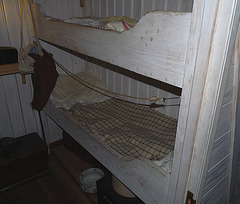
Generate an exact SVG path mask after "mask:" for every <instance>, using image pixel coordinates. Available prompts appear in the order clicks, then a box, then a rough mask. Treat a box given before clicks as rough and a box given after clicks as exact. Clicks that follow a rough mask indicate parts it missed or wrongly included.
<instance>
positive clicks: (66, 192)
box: [0, 153, 97, 204]
mask: <svg viewBox="0 0 240 204" xmlns="http://www.w3.org/2000/svg"><path fill="white" fill-rule="evenodd" d="M49 166H50V172H49V173H47V174H46V175H43V176H41V177H40V178H38V179H35V180H33V181H30V182H28V183H26V184H22V185H20V186H18V187H14V188H13V189H10V190H8V191H5V192H2V193H1V194H0V204H21V203H23V204H48V203H49V204H55V203H56V204H74V203H76V204H96V203H97V201H96V195H90V196H89V195H87V194H85V193H83V192H82V191H81V189H80V187H79V185H78V184H77V182H76V181H75V180H74V179H73V177H72V176H70V175H69V172H68V171H66V169H65V168H64V167H63V166H62V164H60V162H59V160H57V159H56V156H55V155H53V154H52V153H51V154H50V159H49ZM93 198H94V199H93Z"/></svg>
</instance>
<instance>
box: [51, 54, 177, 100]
mask: <svg viewBox="0 0 240 204" xmlns="http://www.w3.org/2000/svg"><path fill="white" fill-rule="evenodd" d="M48 54H49V53H48ZM49 55H50V54H49ZM50 56H51V57H52V55H50ZM52 58H53V57H52ZM53 60H54V62H55V63H56V64H57V65H58V66H59V67H60V68H61V69H62V70H63V71H64V72H65V73H66V74H68V75H69V76H70V77H72V78H73V79H74V80H76V81H78V82H79V83H81V84H83V85H84V86H86V87H88V88H90V89H92V90H94V91H97V92H99V93H101V94H103V92H106V93H109V94H112V95H115V96H120V97H125V98H131V99H138V100H147V101H151V102H154V103H156V102H157V101H163V102H165V101H166V100H171V99H179V98H180V97H171V98H164V97H156V96H153V97H151V98H142V97H136V96H129V95H125V94H120V93H116V92H113V91H110V90H107V89H103V88H101V87H98V86H95V85H93V84H90V83H88V82H87V81H84V80H82V79H80V78H78V77H77V76H76V75H74V74H73V73H71V72H70V71H69V70H68V69H66V68H65V67H64V66H63V65H62V64H60V63H59V62H58V61H57V60H55V59H54V58H53ZM96 89H97V90H96ZM100 91H101V92H100ZM102 91H103V92H102ZM104 95H106V94H104ZM107 96H109V95H107ZM109 97H111V98H114V97H113V96H109Z"/></svg>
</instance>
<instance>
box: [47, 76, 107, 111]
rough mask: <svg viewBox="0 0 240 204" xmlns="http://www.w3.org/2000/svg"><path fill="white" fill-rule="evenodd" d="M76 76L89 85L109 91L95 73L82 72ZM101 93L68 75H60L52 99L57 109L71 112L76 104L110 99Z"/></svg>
mask: <svg viewBox="0 0 240 204" xmlns="http://www.w3.org/2000/svg"><path fill="white" fill-rule="evenodd" d="M75 76H76V77H78V78H79V79H81V80H84V81H86V82H87V83H90V84H93V85H95V86H97V87H100V88H102V89H105V90H108V86H107V85H106V84H105V83H104V82H103V81H101V79H100V78H99V77H98V76H97V75H96V74H95V73H93V72H80V73H78V74H75ZM99 92H100V93H99ZM99 92H96V91H94V90H92V89H90V88H88V87H86V86H84V85H83V84H81V83H79V82H78V81H76V80H75V79H73V78H72V77H70V76H68V75H59V77H58V79H57V83H56V85H55V88H54V90H53V91H52V94H51V96H50V98H51V100H52V102H53V104H54V105H55V106H56V107H62V108H65V109H67V110H69V109H70V108H71V107H72V106H73V105H75V104H76V103H82V104H89V103H96V102H101V101H104V100H106V99H109V97H107V96H105V95H103V94H101V93H104V91H99Z"/></svg>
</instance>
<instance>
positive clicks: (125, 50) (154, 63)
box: [31, 3, 191, 88]
mask: <svg viewBox="0 0 240 204" xmlns="http://www.w3.org/2000/svg"><path fill="white" fill-rule="evenodd" d="M31 12H32V16H33V23H34V26H35V32H36V33H35V35H36V37H38V38H39V39H41V40H43V41H46V42H48V43H51V44H54V45H57V46H60V47H64V48H67V49H70V50H73V51H75V52H78V53H80V54H83V55H86V56H89V57H93V58H96V59H98V60H102V61H105V62H108V63H111V64H113V65H116V66H119V67H122V68H125V69H127V70H130V71H133V72H136V73H138V74H141V75H144V76H147V77H150V78H153V79H156V80H159V81H162V82H165V83H168V84H171V85H173V86H177V87H180V88H181V87H182V84H183V76H184V67H185V60H186V53H187V45H188V36H189V30H190V21H191V13H184V12H169V11H153V12H149V13H147V14H145V15H144V16H143V17H142V18H141V19H140V20H139V21H138V23H137V24H136V25H135V26H134V27H133V28H131V29H130V30H127V31H124V32H115V31H108V30H103V29H99V28H94V27H89V26H84V25H77V24H72V23H67V22H62V21H55V20H49V19H48V18H47V17H46V16H44V15H43V14H42V12H41V10H40V6H39V5H37V4H33V3H31Z"/></svg>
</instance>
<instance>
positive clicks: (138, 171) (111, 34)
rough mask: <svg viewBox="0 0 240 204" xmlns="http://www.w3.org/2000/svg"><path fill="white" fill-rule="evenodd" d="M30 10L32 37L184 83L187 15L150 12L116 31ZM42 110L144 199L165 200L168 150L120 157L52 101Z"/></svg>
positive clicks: (188, 16)
mask: <svg viewBox="0 0 240 204" xmlns="http://www.w3.org/2000/svg"><path fill="white" fill-rule="evenodd" d="M31 12H32V16H33V23H34V26H35V30H36V33H35V34H36V37H37V38H39V39H40V40H42V41H45V42H48V43H51V44H53V45H57V46H60V47H64V48H67V49H69V50H73V51H75V52H78V53H80V54H83V55H86V56H89V57H92V58H96V59H98V60H101V61H104V62H108V63H111V64H114V65H117V66H118V67H121V68H124V69H127V70H130V71H133V72H136V73H138V74H141V75H144V76H147V77H150V78H153V79H157V80H159V81H162V82H165V83H168V84H171V85H173V86H176V87H180V88H181V87H182V84H183V75H184V67H185V60H186V53H187V46H188V36H189V30H190V20H191V13H183V12H166V11H154V12H149V13H147V14H146V15H144V16H143V17H142V18H141V19H140V20H139V22H138V23H137V24H136V25H135V26H134V27H133V28H132V29H130V30H128V31H124V32H121V33H120V32H115V31H106V30H103V29H99V28H92V27H89V26H81V25H75V24H72V23H66V22H62V21H56V20H52V19H49V18H47V17H46V16H44V15H43V14H42V13H41V11H40V7H39V6H38V5H36V4H31ZM103 50H104V52H103ZM129 56H131V57H129ZM43 111H44V112H45V113H46V114H47V115H48V116H49V117H50V118H51V119H52V120H53V121H55V122H56V123H57V124H58V125H59V126H60V127H61V128H62V129H64V130H65V131H66V132H67V133H68V134H69V135H71V136H72V137H73V138H74V139H75V140H76V141H77V142H78V143H79V144H81V145H82V146H83V147H84V148H85V149H86V150H87V151H88V152H89V153H90V154H92V155H93V156H94V157H95V158H96V159H97V160H99V161H100V162H101V163H102V164H103V165H104V166H105V167H106V168H107V169H108V170H109V171H111V172H112V173H113V174H114V175H115V176H116V177H117V178H118V179H119V180H120V181H121V182H123V183H124V184H125V185H126V186H127V187H128V188H129V189H130V190H131V191H132V192H133V193H134V194H136V195H137V196H138V197H139V198H140V199H142V200H143V201H144V202H146V203H166V200H167V195H168V186H169V182H170V175H171V170H169V169H166V168H164V167H163V165H162V164H163V163H165V162H166V161H168V160H171V159H169V157H170V155H171V154H172V152H170V151H168V152H167V156H166V155H165V156H164V158H161V160H160V161H158V162H153V161H152V160H150V159H149V158H136V159H122V155H120V154H119V153H118V152H117V151H114V150H113V149H111V148H109V146H108V145H107V144H105V143H104V142H102V141H99V140H97V139H96V138H94V137H92V136H89V135H90V133H89V132H87V131H85V130H83V128H80V127H79V124H78V123H77V122H76V121H74V120H72V119H69V117H67V116H68V113H67V112H66V111H63V110H61V109H59V108H56V107H55V106H54V105H53V103H52V102H51V101H50V100H49V102H48V103H47V105H46V106H45V108H44V110H43ZM156 164H157V165H156Z"/></svg>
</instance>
